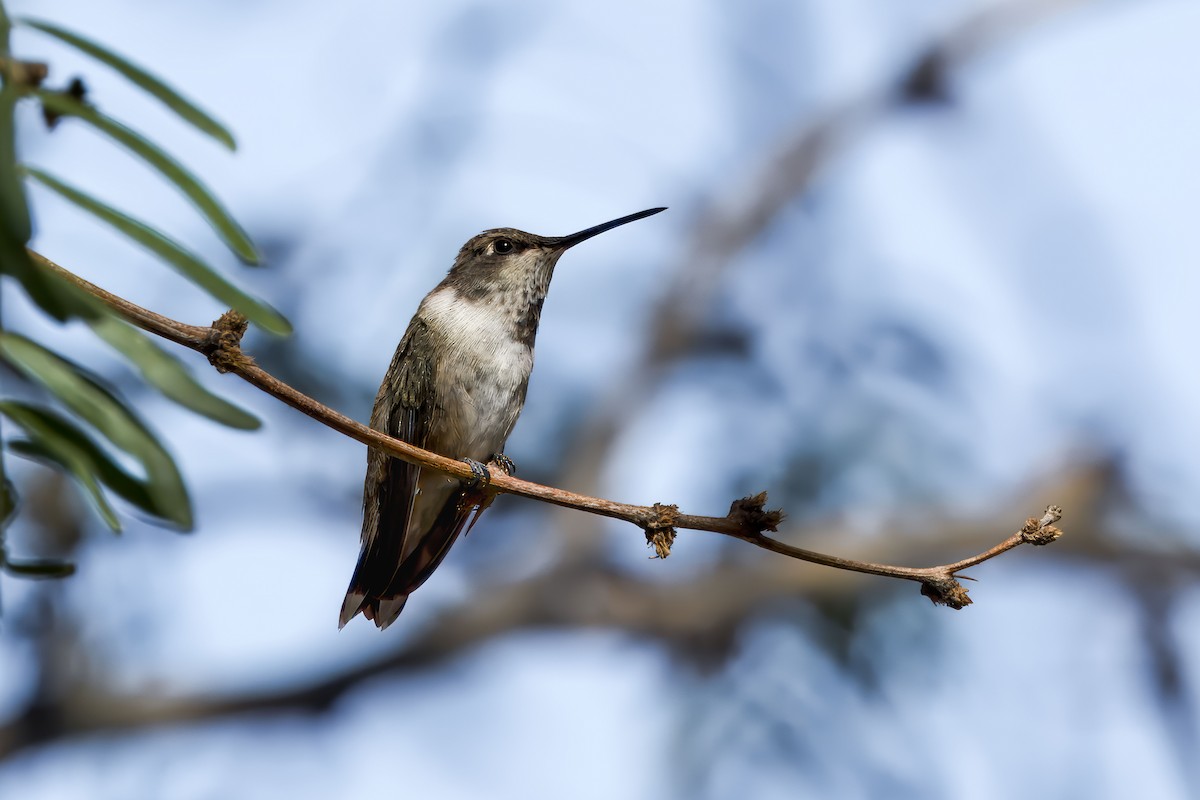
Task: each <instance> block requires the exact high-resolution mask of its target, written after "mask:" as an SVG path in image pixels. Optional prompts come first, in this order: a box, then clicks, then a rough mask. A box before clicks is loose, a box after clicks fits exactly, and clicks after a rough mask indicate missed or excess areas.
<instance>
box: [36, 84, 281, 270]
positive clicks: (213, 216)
mask: <svg viewBox="0 0 1200 800" xmlns="http://www.w3.org/2000/svg"><path fill="white" fill-rule="evenodd" d="M37 96H38V98H39V99H40V100H41V102H42V106H43V107H45V108H46V109H48V110H50V111H51V112H53V113H55V114H59V115H62V116H70V117H78V118H79V119H81V120H83V121H84V122H86V123H88V124H89V125H91V126H92V127H94V128H96V129H97V130H99V131H101V132H102V133H104V134H105V135H107V136H109V137H110V138H112V139H113V140H115V141H117V142H118V143H120V144H121V145H123V146H124V147H126V148H128V149H129V150H130V151H132V152H133V153H134V154H135V155H137V156H138V157H140V158H141V159H142V160H143V161H145V162H146V163H147V164H149V165H150V166H152V167H154V169H156V170H158V171H159V172H160V173H161V174H162V176H163V177H165V178H166V179H167V180H169V181H171V182H172V183H174V184H175V185H176V186H177V187H178V188H179V190H180V191H182V192H183V193H184V195H186V196H187V198H188V199H189V200H191V201H192V203H193V204H195V206H196V208H197V209H199V211H200V213H201V214H203V215H204V217H205V218H206V219H207V220H208V222H209V224H210V225H212V226H213V229H214V230H216V232H217V234H218V235H219V236H220V237H221V238H222V239H223V240H224V241H225V243H226V244H227V245H229V248H230V249H231V250H233V252H234V253H236V254H237V256H238V258H240V259H242V260H243V261H245V262H246V263H247V264H257V263H259V262H260V261H261V258H260V256H259V254H258V251H257V250H255V249H254V243H253V242H251V241H250V236H249V234H247V233H246V231H245V230H243V229H242V226H241V225H239V224H238V223H237V221H236V220H234V218H233V217H232V216H231V215H230V213H229V212H228V211H226V210H225V207H224V206H222V205H221V203H220V202H219V201H218V200H217V198H216V197H214V196H213V193H212V192H211V191H209V189H208V188H207V187H206V186H204V184H202V183H201V182H200V181H199V179H198V178H196V176H195V175H193V174H192V173H191V172H189V171H188V170H187V169H186V168H185V167H184V166H183V165H182V164H180V163H179V162H178V161H176V160H175V159H173V158H172V157H171V156H169V155H167V154H166V153H165V152H163V151H162V149H161V148H159V147H158V145H156V144H154V143H153V142H151V141H150V140H148V139H146V138H145V137H144V136H142V135H141V134H140V133H137V132H136V131H133V130H131V129H129V128H127V127H125V126H124V125H122V124H121V123H119V122H117V121H116V120H115V119H112V118H111V117H108V116H105V115H104V114H101V113H100V112H99V111H97V110H96V109H95V108H93V107H92V106H90V105H87V104H86V103H81V102H80V101H78V100H76V99H75V98H73V97H68V96H67V95H64V94H62V93H59V92H48V91H44V90H39V91H38V92H37Z"/></svg>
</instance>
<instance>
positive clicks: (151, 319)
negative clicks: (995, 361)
mask: <svg viewBox="0 0 1200 800" xmlns="http://www.w3.org/2000/svg"><path fill="white" fill-rule="evenodd" d="M30 254H31V256H32V257H33V259H34V261H35V262H36V263H38V264H40V265H41V266H43V267H44V268H46V269H48V270H50V271H52V272H54V273H56V274H58V275H59V276H60V277H62V278H65V279H66V280H68V281H70V282H71V283H73V284H74V285H76V286H78V287H79V288H81V289H83V290H85V291H87V292H88V293H90V294H91V295H93V296H95V297H96V298H98V299H99V300H101V301H102V302H104V303H105V304H106V305H107V306H108V307H109V308H111V309H112V310H113V311H115V312H116V313H117V314H119V315H121V316H122V317H124V318H125V319H127V320H128V321H129V322H131V323H133V324H134V325H136V326H138V327H139V328H141V329H143V330H145V331H148V332H149V333H153V334H155V335H157V336H161V337H163V338H165V339H169V340H170V341H172V342H175V343H176V344H181V345H183V346H184V347H187V348H190V349H192V350H195V351H196V352H198V353H202V354H203V355H205V356H206V357H207V358H208V360H209V362H210V363H211V364H212V365H213V366H214V367H216V368H217V370H218V371H219V372H223V373H225V372H232V373H234V374H235V375H237V376H239V377H240V378H242V379H243V380H245V381H246V382H247V383H249V384H251V385H252V386H255V387H257V388H258V389H261V390H262V391H264V392H266V393H267V394H269V395H271V396H272V397H275V398H276V399H278V400H281V401H283V402H284V403H286V404H288V405H290V406H291V407H292V408H295V409H296V410H298V411H300V412H301V413H303V414H306V415H307V416H309V417H312V418H313V419H315V420H317V421H318V422H320V423H322V424H324V425H326V426H328V427H330V428H332V429H333V430H335V431H337V432H339V433H341V434H343V435H345V436H349V437H350V438H352V439H355V440H357V441H359V442H361V443H363V444H365V445H367V446H368V447H374V448H377V449H379V450H382V451H384V452H386V453H388V454H390V455H392V456H395V457H396V458H400V459H402V460H404V461H407V462H409V463H410V464H415V465H417V466H420V467H424V468H428V469H435V470H438V471H439V472H444V473H446V474H448V475H453V476H454V477H457V478H463V479H470V478H472V477H473V473H472V471H471V468H470V467H469V466H468V465H467V464H466V463H465V462H462V461H457V460H455V459H452V458H447V457H445V456H441V455H438V454H437V453H432V452H430V451H428V450H422V449H421V448H419V447H415V446H413V445H411V444H409V443H408V442H404V441H401V440H400V439H395V438H393V437H391V436H387V435H386V434H383V433H380V432H379V431H376V430H373V429H371V428H368V427H367V426H366V425H363V424H361V423H359V422H355V421H354V420H352V419H350V418H349V417H347V416H345V415H344V414H341V413H339V412H337V411H334V410H333V409H331V408H329V407H328V406H325V405H322V404H321V403H318V402H317V401H316V400H314V399H312V398H311V397H309V396H308V395H306V394H303V393H301V392H299V391H297V390H296V389H294V388H292V387H291V386H289V385H288V384H286V383H284V382H283V381H281V380H279V379H278V378H276V377H275V376H273V375H271V374H270V373H268V372H267V371H266V370H264V369H262V368H261V367H259V366H258V365H257V364H255V363H254V359H253V358H251V357H250V356H248V355H246V354H245V353H244V352H243V351H242V349H241V339H242V335H243V334H244V333H245V332H246V326H247V322H246V319H245V317H243V316H242V315H241V314H239V313H237V312H236V311H227V312H225V313H224V314H222V315H221V317H220V319H218V320H216V321H215V322H214V323H213V324H212V326H210V327H203V326H197V325H187V324H184V323H182V322H178V321H176V320H173V319H170V318H169V317H164V316H163V315H161V314H158V313H155V312H153V311H150V310H148V309H145V308H142V307H141V306H138V305H136V304H134V303H131V302H129V301H128V300H126V299H124V298H122V297H118V296H117V295H114V294H112V293H111V292H108V291H105V290H104V289H101V288H100V287H98V286H96V285H95V284H92V283H90V282H89V281H87V280H84V279H83V278H81V277H79V276H78V275H75V274H74V273H72V272H69V271H68V270H66V269H64V268H63V267H60V266H59V265H58V264H55V263H54V262H53V261H51V260H50V259H48V258H46V257H45V256H43V255H41V254H39V253H36V252H33V251H30ZM487 491H488V492H491V493H496V494H515V495H518V496H521V497H528V498H530V499H533V500H540V501H542V502H544V503H551V504H554V505H557V506H564V507H567V508H573V509H577V510H579V511H586V512H588V513H591V514H598V515H601V516H605V517H611V518H613V519H619V520H624V521H626V522H631V523H633V524H634V525H637V526H638V527H640V528H641V529H642V530H643V531H645V533H646V541H647V542H648V543H649V544H650V545H652V546H653V547H654V549H655V552H656V554H657V555H658V556H659V557H660V558H665V557H667V556H668V555H670V553H671V545H672V543H673V542H674V540H675V534H676V531H677V530H678V529H679V528H685V529H688V530H698V531H709V532H711V533H719V534H722V535H724V536H731V537H733V538H735V539H741V540H742V541H744V542H748V543H750V544H753V545H755V546H757V547H761V548H763V549H764V550H770V551H771V552H773V553H779V554H780V555H784V556H788V557H789V558H795V559H798V560H800V561H807V562H810V563H813V564H820V565H823V566H827V567H833V568H835V569H842V570H851V571H854V572H864V573H868V574H871V575H881V576H884V577H890V578H901V579H904V580H910V581H916V582H918V583H920V584H921V593H922V594H924V595H925V596H926V597H929V598H930V599H931V600H932V601H933V602H934V603H936V604H940V605H947V606H950V607H951V608H955V609H960V608H963V607H964V606H967V605H969V604H970V603H971V600H970V598H969V597H968V596H967V590H966V589H965V588H964V587H963V586H962V584H960V583H959V582H958V579H957V574H958V573H959V572H961V571H962V570H964V569H967V568H969V567H973V566H975V565H977V564H981V563H983V562H984V561H987V560H988V559H991V558H995V557H996V556H998V555H1000V554H1001V553H1004V552H1007V551H1008V550H1011V549H1013V548H1014V547H1017V546H1018V545H1021V544H1025V543H1029V544H1038V545H1041V544H1049V543H1050V542H1052V541H1054V540H1055V539H1057V538H1058V537H1059V536H1061V535H1062V532H1061V531H1059V530H1058V529H1057V528H1055V527H1054V523H1055V522H1057V521H1058V520H1059V519H1060V518H1061V516H1062V509H1060V508H1059V507H1058V506H1050V507H1048V508H1047V509H1046V512H1045V514H1044V515H1043V516H1042V517H1041V519H1037V518H1033V517H1031V518H1029V519H1028V520H1026V522H1025V524H1024V525H1023V526H1022V527H1021V529H1020V530H1019V531H1017V532H1016V533H1014V534H1013V535H1012V536H1010V537H1008V538H1007V539H1005V540H1004V541H1003V542H1001V543H1000V544H998V545H996V546H995V547H992V548H990V549H989V550H985V551H984V552H982V553H979V554H978V555H975V556H972V557H971V558H967V559H964V560H962V561H957V562H955V563H952V564H942V565H939V566H934V567H899V566H892V565H888V564H875V563H872V562H869V561H856V560H853V559H847V558H839V557H837V556H831V555H826V554H824V553H817V552H814V551H812V550H804V549H802V548H799V547H793V546H791V545H788V544H784V543H783V542H781V541H779V540H777V539H772V538H770V537H768V536H766V531H776V530H778V526H779V523H780V522H782V521H783V518H784V515H783V512H782V511H780V510H775V511H767V510H766V509H765V504H766V500H767V494H766V492H761V493H759V494H757V495H755V496H753V497H745V498H742V499H740V500H735V501H734V502H733V504H732V505H731V506H730V508H729V513H728V514H726V515H725V516H724V517H706V516H699V515H695V514H682V513H680V512H679V508H678V506H674V505H665V504H662V503H655V504H654V505H653V506H639V505H632V504H629V503H617V502H614V501H612V500H605V499H602V498H598V497H589V496H587V495H582V494H576V493H575V492H569V491H566V490H564V489H557V488H554V487H550V486H543V485H541V484H537V483H531V482H529V481H524V480H521V479H519V478H515V477H512V476H510V475H505V474H503V473H500V472H499V471H497V472H496V473H495V474H493V476H492V478H491V480H490V482H489V484H488V487H487Z"/></svg>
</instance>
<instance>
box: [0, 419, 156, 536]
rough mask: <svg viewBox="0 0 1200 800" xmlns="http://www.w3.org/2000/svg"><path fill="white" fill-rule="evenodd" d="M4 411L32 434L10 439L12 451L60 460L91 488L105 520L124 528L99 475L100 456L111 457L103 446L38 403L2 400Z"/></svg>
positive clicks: (87, 489)
mask: <svg viewBox="0 0 1200 800" xmlns="http://www.w3.org/2000/svg"><path fill="white" fill-rule="evenodd" d="M0 414H4V415H5V416H6V417H8V418H9V419H10V420H12V421H13V422H15V423H16V424H17V425H18V426H20V427H21V429H22V430H24V431H25V433H26V435H28V436H29V437H30V438H29V439H16V440H13V441H10V442H9V443H8V447H9V449H10V450H11V451H12V452H14V453H16V454H18V455H21V456H25V457H26V458H32V459H36V460H39V461H49V462H50V463H52V464H57V465H58V466H59V467H60V468H61V469H62V470H63V471H64V472H66V473H67V474H68V475H70V476H71V477H73V478H74V479H75V480H76V482H78V483H79V486H80V487H81V488H82V489H83V490H84V491H85V492H87V495H88V497H89V498H90V499H91V501H92V505H94V506H95V507H96V511H97V512H98V513H99V514H100V518H101V519H103V520H104V524H105V525H107V526H108V527H109V528H111V529H112V530H113V531H114V532H119V531H120V530H121V521H120V520H119V519H117V514H116V512H115V511H113V508H112V506H111V505H109V502H108V498H106V497H105V496H104V491H103V490H102V489H101V488H100V481H99V479H98V477H97V473H98V472H99V469H98V468H97V466H96V456H97V455H99V456H100V458H102V459H104V460H107V459H108V457H107V456H106V455H105V454H104V453H103V452H102V451H101V450H100V448H98V447H96V445H95V444H94V443H93V442H92V441H91V440H89V439H88V438H87V436H86V435H85V434H84V433H83V432H82V431H80V430H79V429H78V428H76V427H75V426H74V425H72V424H71V423H70V422H69V421H67V420H65V419H63V418H62V417H60V416H58V415H57V414H52V413H50V412H49V411H46V410H43V409H40V408H38V407H36V406H32V405H29V404H27V403H18V402H14V401H0ZM112 467H113V468H114V469H116V470H117V471H122V470H121V469H120V467H117V466H116V465H115V464H112ZM126 477H127V478H128V476H126ZM128 479H129V480H130V481H133V480H134V479H133V478H128ZM135 482H136V481H135Z"/></svg>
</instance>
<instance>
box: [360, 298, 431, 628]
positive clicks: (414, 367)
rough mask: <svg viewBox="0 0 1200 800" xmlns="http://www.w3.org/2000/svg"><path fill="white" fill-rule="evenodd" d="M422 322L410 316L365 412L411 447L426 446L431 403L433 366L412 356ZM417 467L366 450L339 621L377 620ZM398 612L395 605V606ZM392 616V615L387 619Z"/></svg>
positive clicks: (421, 342) (423, 343)
mask: <svg viewBox="0 0 1200 800" xmlns="http://www.w3.org/2000/svg"><path fill="white" fill-rule="evenodd" d="M429 336H430V331H429V328H428V326H427V325H426V324H425V322H424V321H423V320H421V319H420V318H419V317H418V318H414V319H413V321H412V323H411V324H410V325H409V327H408V330H407V331H406V332H405V334H404V338H403V339H401V340H400V344H399V346H397V348H396V354H395V355H394V356H393V357H392V364H391V367H390V368H389V369H388V372H387V378H386V379H385V380H384V382H383V385H382V386H380V387H379V394H378V395H377V396H376V398H375V407H374V410H373V411H372V413H371V427H372V428H375V429H376V430H378V431H382V432H384V433H387V434H388V435H390V436H394V437H396V438H398V439H401V440H403V441H406V442H410V443H411V444H414V445H416V446H417V447H426V446H427V445H428V439H429V430H430V427H431V421H432V418H433V414H434V413H435V405H436V404H435V402H434V396H433V369H434V365H433V364H432V363H431V362H430V360H429V359H428V358H427V357H421V358H414V357H413V354H414V352H419V353H424V354H427V353H429V352H430V351H431V349H432V348H431V347H429V346H428V345H429V342H428V337H429ZM420 477H421V468H420V467H417V466H415V465H413V464H409V463H408V462H406V461H401V460H400V459H398V458H392V457H391V456H389V455H388V454H387V453H384V452H382V451H380V450H376V449H374V448H369V449H368V451H367V477H366V481H365V484H364V488H363V529H362V552H361V554H360V555H359V559H358V565H357V566H356V567H355V569H354V576H353V577H352V578H351V580H350V587H349V589H348V590H347V592H346V600H345V602H344V603H343V605H342V613H341V617H340V620H341V624H342V625H345V624H346V623H347V622H349V621H350V619H351V618H352V617H354V615H355V614H357V613H358V612H359V611H363V612H365V613H366V616H367V617H368V618H370V619H377V617H378V616H379V615H378V611H379V601H380V600H381V599H382V598H384V597H387V596H388V595H387V589H388V586H389V584H390V583H391V582H392V578H393V576H394V575H395V574H396V570H397V568H398V567H399V565H400V563H401V562H402V561H403V560H404V559H405V556H407V555H408V550H409V549H411V548H412V547H414V545H416V544H417V543H416V542H409V538H410V537H409V530H408V528H409V521H410V519H411V518H412V510H413V499H414V497H415V495H416V490H417V481H418V480H419V479H420ZM396 613H397V614H398V613H399V609H398V608H397V609H396ZM393 618H394V617H393Z"/></svg>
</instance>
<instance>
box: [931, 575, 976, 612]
mask: <svg viewBox="0 0 1200 800" xmlns="http://www.w3.org/2000/svg"><path fill="white" fill-rule="evenodd" d="M921 594H923V595H925V596H926V597H928V598H929V599H930V600H932V601H933V604H934V605H935V606H947V607H949V608H953V609H954V610H955V611H960V610H962V609H964V608H966V607H967V606H969V605H971V598H970V597H968V596H967V590H966V589H965V588H963V585H962V584H961V583H959V582H958V581H957V580H955V578H954V577H953V576H950V575H941V576H939V577H936V578H926V579H925V580H923V581H921Z"/></svg>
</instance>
